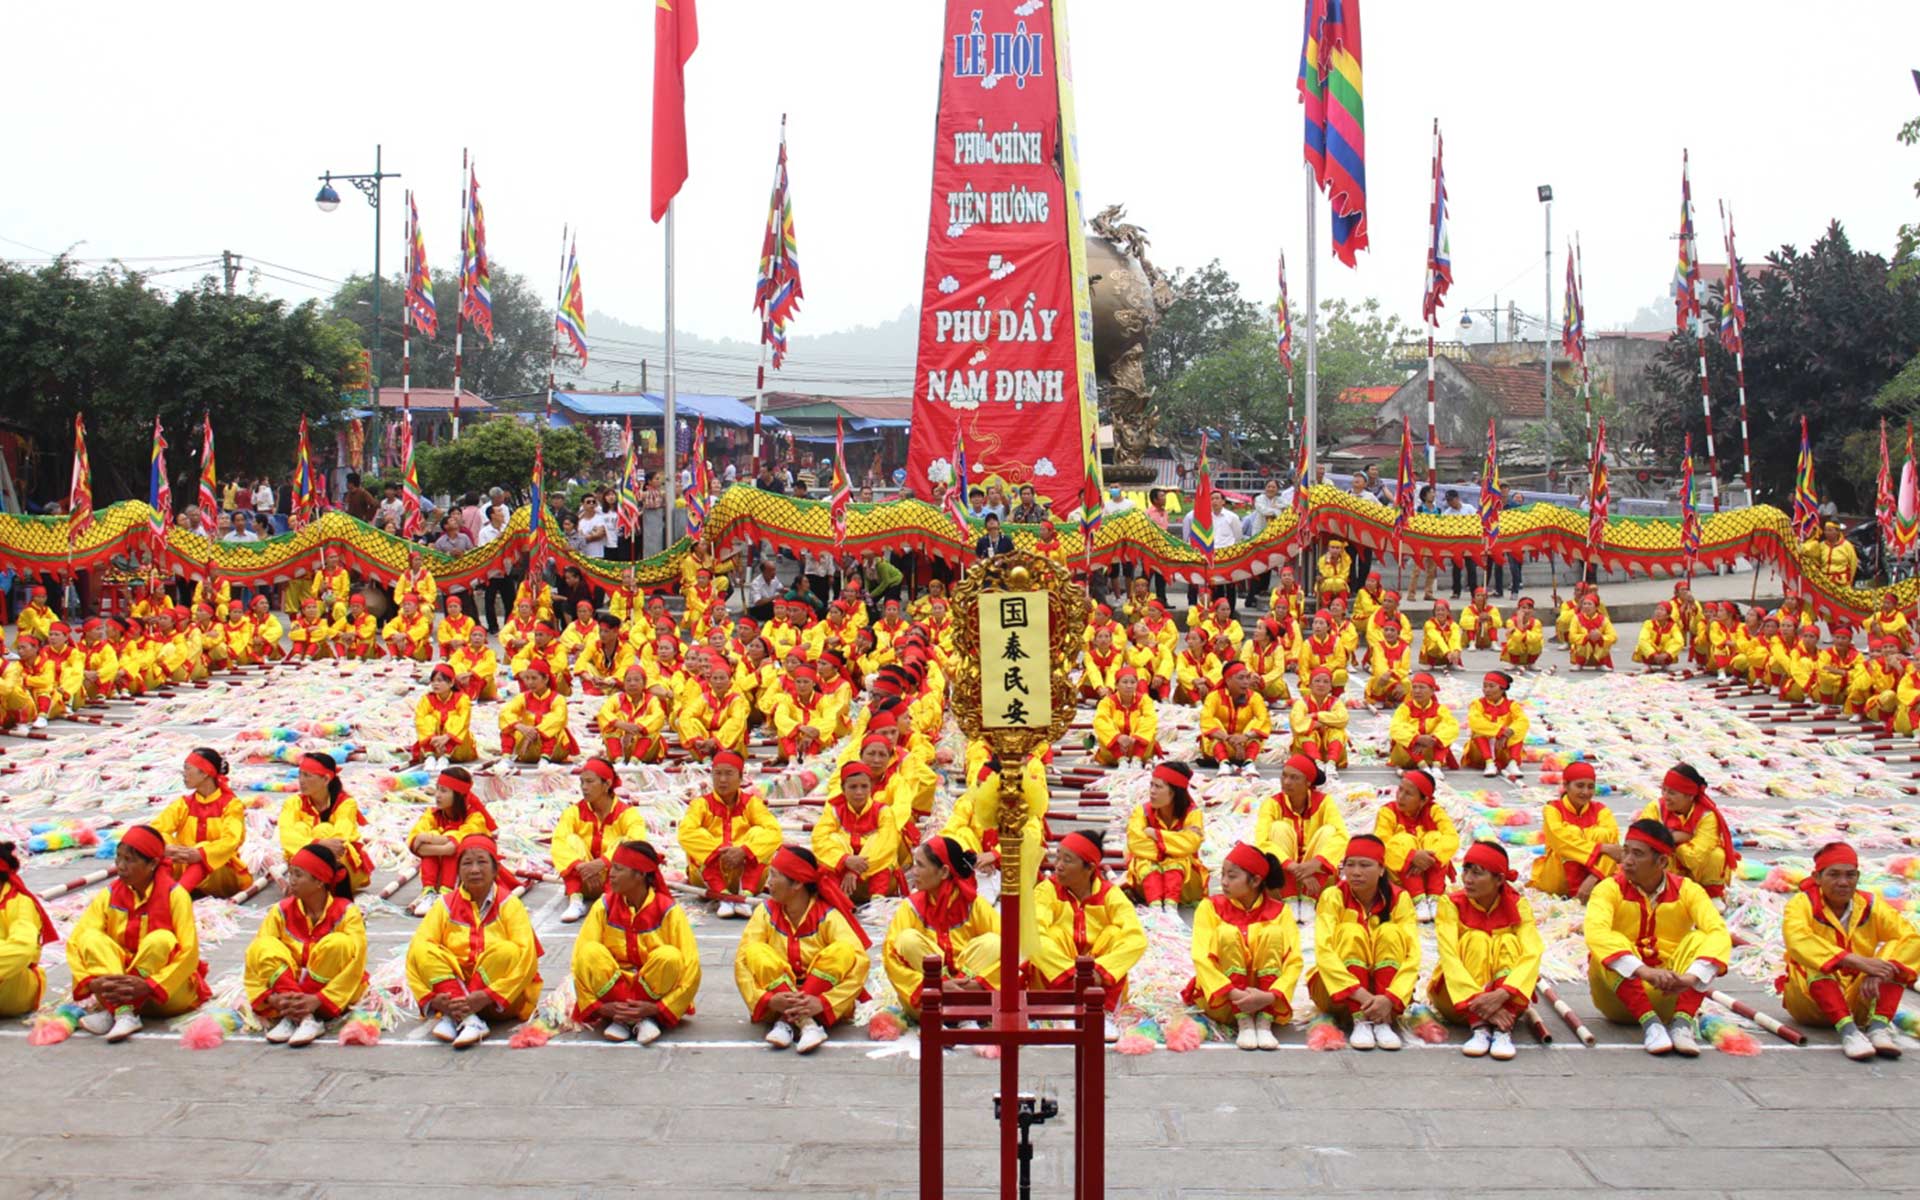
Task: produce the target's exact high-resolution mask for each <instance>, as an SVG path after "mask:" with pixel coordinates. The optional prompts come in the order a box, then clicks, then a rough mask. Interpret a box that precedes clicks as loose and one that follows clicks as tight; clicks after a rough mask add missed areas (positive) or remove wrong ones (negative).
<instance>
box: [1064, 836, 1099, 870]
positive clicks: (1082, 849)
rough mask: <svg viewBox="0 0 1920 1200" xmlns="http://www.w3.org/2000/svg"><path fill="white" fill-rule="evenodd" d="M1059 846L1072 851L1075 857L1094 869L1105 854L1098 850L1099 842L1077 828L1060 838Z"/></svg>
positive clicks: (1097, 867)
mask: <svg viewBox="0 0 1920 1200" xmlns="http://www.w3.org/2000/svg"><path fill="white" fill-rule="evenodd" d="M1060 848H1061V849H1062V850H1070V851H1072V852H1073V856H1074V857H1075V858H1078V859H1079V860H1080V861H1082V862H1084V863H1086V864H1087V865H1088V866H1090V867H1092V868H1093V869H1094V870H1096V871H1097V870H1099V869H1100V861H1101V859H1103V858H1104V857H1105V855H1103V854H1102V853H1101V852H1100V846H1099V844H1098V843H1097V842H1095V841H1094V840H1093V839H1092V838H1090V837H1088V836H1087V835H1086V834H1084V833H1081V832H1079V831H1078V830H1075V831H1074V832H1072V833H1069V834H1068V835H1067V836H1065V837H1063V838H1061V839H1060Z"/></svg>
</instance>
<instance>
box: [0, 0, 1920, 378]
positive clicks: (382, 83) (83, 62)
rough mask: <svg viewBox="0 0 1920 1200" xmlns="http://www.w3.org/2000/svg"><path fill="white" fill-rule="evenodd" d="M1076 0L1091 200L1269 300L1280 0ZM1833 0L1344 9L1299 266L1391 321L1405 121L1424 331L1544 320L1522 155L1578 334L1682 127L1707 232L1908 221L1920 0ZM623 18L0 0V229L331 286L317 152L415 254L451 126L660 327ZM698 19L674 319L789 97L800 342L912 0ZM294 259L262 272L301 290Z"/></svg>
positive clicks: (723, 267)
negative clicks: (1497, 317) (382, 185)
mask: <svg viewBox="0 0 1920 1200" xmlns="http://www.w3.org/2000/svg"><path fill="white" fill-rule="evenodd" d="M980 3H982V4H991V5H998V4H1004V5H1008V6H1009V7H1010V6H1011V5H1012V4H1013V3H1014V0H980ZM1071 11H1072V36H1073V44H1072V53H1073V65H1074V73H1075V78H1076V82H1077V103H1078V110H1079V121H1080V144H1081V147H1082V151H1083V163H1084V171H1085V184H1086V196H1087V199H1088V201H1089V204H1090V205H1091V206H1092V207H1095V208H1097V207H1099V206H1101V205H1103V204H1106V203H1109V202H1114V201H1119V202H1124V203H1125V204H1127V206H1128V208H1129V212H1130V215H1131V217H1132V219H1133V220H1135V221H1137V222H1138V223H1139V224H1141V225H1143V226H1144V227H1146V228H1147V229H1148V231H1149V232H1150V233H1151V235H1152V238H1153V243H1154V253H1155V257H1156V259H1157V260H1158V261H1159V262H1160V264H1161V265H1162V266H1163V267H1168V268H1171V267H1174V266H1189V267H1191V266H1197V265H1199V264H1201V263H1204V262H1205V261H1207V260H1208V259H1211V258H1215V257H1218V258H1220V259H1222V260H1223V261H1224V262H1225V263H1226V264H1227V266H1228V267H1229V268H1230V269H1231V270H1232V271H1233V273H1234V274H1235V275H1236V276H1237V277H1238V278H1239V279H1240V280H1241V282H1242V284H1243V285H1244V286H1245V287H1246V289H1247V290H1248V291H1249V293H1250V294H1253V295H1256V296H1258V297H1261V298H1263V299H1264V298H1266V297H1268V296H1270V295H1271V293H1272V289H1273V274H1274V259H1275V256H1276V254H1277V253H1278V252H1279V251H1280V250H1282V249H1284V250H1285V251H1286V252H1287V256H1288V261H1289V264H1290V266H1291V267H1292V269H1293V271H1294V273H1295V279H1294V281H1293V294H1294V297H1295V301H1296V303H1298V302H1299V301H1300V299H1301V298H1302V297H1303V295H1304V279H1303V278H1301V277H1300V272H1301V271H1302V269H1303V253H1304V230H1303V217H1302V214H1303V210H1304V200H1303V186H1302V183H1301V169H1300V109H1299V105H1298V104H1297V102H1296V101H1295V98H1294V75H1295V64H1296V60H1297V56H1298V53H1299V40H1300V28H1299V26H1300V4H1299V3H1298V2H1297V0H1296V2H1283V3H1255V2H1252V0H1186V2H1185V3H1182V4H1171V3H1166V2H1165V0H1159V2H1154V0H1079V2H1078V3H1076V4H1074V5H1073V6H1072V10H1071ZM1835 11H1836V10H1833V9H1829V8H1825V7H1822V6H1818V5H1816V6H1807V5H1805V4H1803V3H1799V2H1797V0H1796V2H1792V3H1789V2H1787V0H1697V2H1695V3H1690V4H1685V5H1679V6H1676V5H1674V4H1672V3H1651V2H1646V0H1619V2H1617V3H1614V4H1610V5H1600V6H1596V5H1590V4H1572V3H1565V2H1562V0H1534V2H1532V3H1525V4H1510V5H1505V6H1495V7H1491V8H1490V7H1489V6H1487V5H1484V4H1468V3H1464V2H1462V0H1443V2H1426V3H1416V2H1414V0H1369V2H1368V4H1367V5H1366V8H1365V16H1366V24H1365V52H1366V87H1367V106H1366V112H1367V149H1368V155H1367V161H1368V181H1369V201H1370V203H1369V208H1370V215H1371V232H1372V241H1373V248H1372V249H1371V250H1370V251H1369V252H1367V253H1365V254H1363V255H1362V256H1361V261H1360V269H1359V270H1358V271H1349V270H1347V269H1345V268H1342V267H1339V266H1338V265H1335V264H1332V263H1331V260H1330V259H1328V258H1325V257H1323V260H1322V262H1323V266H1322V271H1321V279H1322V294H1323V295H1327V294H1331V295H1336V296H1347V297H1354V298H1358V297H1364V296H1369V295H1371V296H1378V297H1380V298H1381V300H1382V301H1383V302H1384V303H1385V304H1386V305H1387V306H1388V308H1389V310H1390V311H1394V312H1398V313H1400V314H1402V315H1403V316H1405V317H1407V318H1409V319H1417V317H1418V312H1419V301H1420V291H1421V271H1422V261H1423V254H1424V242H1425V238H1426V220H1427V180H1428V159H1429V129H1430V124H1431V121H1432V120H1433V118H1434V117H1436V116H1437V117H1438V118H1439V119H1440V121H1441V126H1442V129H1443V130H1444V132H1445V134H1446V136H1447V176H1448V182H1449V185H1450V192H1451V195H1452V200H1453V221H1454V224H1453V255H1454V272H1455V280H1456V284H1455V287H1454V291H1453V301H1452V303H1451V304H1450V305H1449V308H1448V313H1449V316H1448V324H1449V325H1451V323H1452V320H1453V316H1452V314H1457V313H1458V311H1459V309H1460V307H1461V306H1462V305H1465V304H1472V305H1484V304H1487V303H1489V302H1491V300H1492V299H1493V297H1494V295H1495V293H1496V292H1497V293H1499V295H1500V296H1501V298H1502V302H1503V303H1504V301H1505V300H1506V299H1507V298H1510V297H1517V298H1518V299H1519V301H1520V303H1521V304H1522V305H1523V307H1525V308H1526V309H1527V310H1529V311H1531V312H1535V313H1537V312H1538V311H1539V309H1540V307H1541V303H1542V292H1543V290H1544V284H1543V280H1542V236H1543V235H1542V228H1541V213H1540V206H1539V204H1538V203H1537V202H1536V200H1535V198H1534V186H1535V185H1536V184H1539V183H1551V184H1552V185H1553V186H1554V189H1555V192H1556V195H1557V197H1558V200H1557V202H1556V203H1555V205H1554V213H1553V229H1554V242H1555V255H1556V258H1555V264H1554V274H1555V281H1554V285H1553V288H1554V301H1553V303H1554V307H1555V310H1556V312H1557V311H1558V308H1559V306H1560V296H1559V291H1560V283H1559V275H1560V272H1561V270H1562V265H1561V262H1560V259H1559V257H1558V256H1559V254H1560V253H1561V250H1560V247H1561V246H1563V245H1564V239H1565V238H1566V236H1567V235H1569V234H1571V233H1572V232H1573V231H1574V230H1576V229H1578V230H1579V231H1580V233H1581V234H1582V237H1583V241H1584V245H1585V257H1586V279H1587V288H1588V295H1589V299H1588V308H1589V314H1590V320H1591V322H1592V324H1593V326H1594V327H1595V328H1607V327H1613V326H1618V325H1620V324H1622V323H1624V322H1626V321H1627V320H1629V319H1630V318H1631V317H1632V315H1633V313H1634V311H1635V310H1636V309H1637V308H1639V307H1640V306H1641V305H1643V304H1645V303H1647V302H1648V301H1650V300H1652V299H1653V298H1655V297H1656V296H1658V295H1659V294H1660V293H1661V292H1662V291H1663V289H1664V287H1665V285H1666V280H1667V278H1668V277H1669V275H1670V273H1671V271H1672V263H1673V243H1672V241H1671V238H1672V235H1673V233H1674V232H1675V229H1676V227H1677V222H1678V209H1679V201H1678V190H1679V171H1680V152H1681V148H1682V147H1683V146H1684V147H1691V149H1692V152H1693V164H1694V169H1693V185H1694V195H1695V198H1696V204H1697V205H1698V207H1699V210H1700V217H1701V235H1702V241H1703V247H1702V253H1703V257H1705V258H1707V259H1708V260H1709V261H1712V260H1717V259H1719V258H1720V257H1721V255H1720V252H1719V222H1718V216H1717V213H1716V211H1715V208H1714V202H1715V201H1716V200H1718V199H1720V198H1725V199H1727V200H1729V201H1730V202H1732V203H1734V204H1735V205H1736V206H1737V209H1738V215H1739V222H1740V235H1741V248H1742V251H1743V255H1744V257H1746V258H1748V259H1756V258H1758V257H1760V256H1761V255H1762V254H1763V253H1764V252H1765V251H1766V250H1767V249H1770V248H1772V247H1774V246H1776V245H1778V244H1779V243H1781V242H1783V241H1793V242H1796V243H1799V244H1801V245H1805V244H1806V243H1807V242H1809V241H1811V240H1812V239H1813V237H1815V236H1816V235H1817V234H1818V233H1819V231H1820V229H1821V228H1822V227H1823V225H1824V224H1825V222H1826V221H1827V219H1828V218H1829V217H1833V216H1838V217H1840V218H1841V219H1842V220H1843V221H1845V223H1846V225H1847V227H1848V229H1849V230H1850V232H1851V233H1852V235H1853V238H1854V241H1855V244H1856V245H1859V246H1862V247H1868V248H1873V249H1878V250H1882V251H1885V250H1887V249H1888V248H1890V246H1891V245H1892V241H1893V235H1894V229H1895V227H1896V226H1897V225H1898V224H1899V222H1900V221H1902V220H1913V219H1920V202H1916V200H1915V198H1914V195H1913V182H1914V180H1915V179H1916V178H1920V150H1910V149H1907V148H1904V147H1901V146H1899V145H1898V144H1897V143H1896V142H1895V141H1894V133H1895V131H1896V130H1897V129H1898V127H1899V125H1900V124H1901V122H1902V121H1903V120H1905V119H1906V118H1908V117H1911V116H1913V115H1915V114H1916V113H1920V93H1916V90H1915V87H1914V82H1913V79H1912V76H1911V74H1910V68H1912V67H1914V66H1917V65H1920V3H1913V2H1912V0H1865V2H1863V3H1859V4H1856V5H1853V6H1850V7H1849V8H1848V9H1846V10H1845V11H1846V13H1847V17H1846V19H1845V20H1844V22H1836V21H1835V19H1834V17H1835ZM652 17H653V6H652V5H651V4H647V3H644V2H642V0H630V2H628V3H623V4H603V3H585V4H577V5H561V6H527V5H521V4H513V5H509V4H497V3H470V4H465V5H457V6H456V5H443V4H394V3H390V2H389V3H373V2H368V0H334V2H332V3H326V4H318V5H316V4H293V5H288V4H273V5H262V4H259V3H257V2H256V3H248V4H240V3H233V2H228V0H194V2H193V3H190V4H187V5H174V6H163V5H148V4H137V5H136V4H132V3H127V4H93V3H72V4H53V5H21V6H14V10H13V11H10V12H9V14H8V16H7V26H8V32H7V46H8V51H9V53H8V54H7V60H8V61H7V65H6V69H5V71H4V73H0V96H3V97H4V100H5V111H6V112H7V114H8V116H7V119H6V120H5V121H4V122H3V123H0V164H4V171H5V175H6V177H7V179H8V181H9V182H8V185H7V186H6V187H5V188H4V190H0V239H4V241H0V254H5V255H6V256H9V257H25V258H31V257H34V256H35V250H34V249H29V247H31V248H37V249H38V250H58V249H62V248H65V247H68V246H73V245H76V244H77V246H78V249H77V251H76V253H77V254H78V255H79V256H81V257H86V258H98V257H106V256H123V257H128V258H133V257H145V256H159V255H195V256H205V255H209V254H214V253H217V252H218V251H220V250H222V249H231V250H235V251H238V252H240V253H242V254H244V255H245V256H247V258H248V259H249V260H256V259H257V260H264V261H266V262H270V263H276V264H280V265H281V266H282V267H284V268H297V269H298V270H301V271H306V272H312V273H314V274H316V275H319V276H324V277H327V278H331V279H337V278H339V277H342V276H345V275H346V274H348V273H349V272H353V271H365V270H367V269H368V268H369V266H370V259H371V253H372V250H371V243H372V240H373V238H372V223H371V213H370V212H369V210H368V209H367V208H366V206H365V205H364V203H363V202H361V201H360V200H359V198H358V196H357V195H356V194H355V193H352V192H349V191H347V190H346V189H344V188H343V189H342V192H343V194H344V195H345V196H346V197H347V199H346V202H345V203H343V204H342V206H341V208H340V210H339V211H338V212H335V213H333V214H331V215H326V216H323V215H321V214H320V213H319V212H317V211H316V210H315V208H314V206H313V203H312V196H313V193H314V191H315V189H316V187H317V184H316V181H315V177H316V176H317V175H318V174H319V173H320V172H321V171H322V170H323V169H328V168H331V169H333V170H335V171H359V170H370V169H371V168H372V165H373V147H374V143H376V142H382V143H384V144H385V154H386V158H385V162H386V166H387V167H388V169H390V170H396V171H400V172H402V173H403V175H404V178H403V179H402V180H400V181H397V183H396V184H395V190H394V191H393V192H392V193H390V196H389V201H388V206H387V223H386V225H385V233H386V238H385V258H384V265H385V267H386V269H387V271H389V272H392V271H394V270H396V269H397V267H398V264H399V261H400V255H401V249H402V245H401V232H400V215H401V206H400V204H399V192H398V190H397V189H398V188H399V187H400V186H412V187H415V188H417V189H420V190H421V191H422V195H423V199H422V203H421V216H422V224H423V229H424V232H425V235H426V239H427V247H428V252H429V259H430V261H431V262H432V263H433V264H434V265H435V266H436V267H449V266H451V265H452V263H453V259H454V257H455V251H456V248H457V243H458V228H457V220H458V207H457V205H458V197H459V192H458V188H459V184H460V180H459V169H460V151H461V147H462V146H463V145H465V146H469V147H471V148H472V150H473V152H474V153H475V155H476V156H477V162H478V165H479V169H480V173H481V185H482V188H483V197H484V201H485V204H486V207H487V218H488V227H489V235H490V242H491V246H492V249H493V253H494V256H495V258H496V259H497V260H498V261H499V262H500V263H502V264H504V265H505V266H507V267H509V268H511V269H513V270H516V271H520V272H523V273H525V274H527V275H528V276H529V277H530V278H531V280H532V281H533V283H534V285H535V287H536V290H538V291H540V292H542V293H543V294H550V293H551V291H552V289H553V287H554V277H555V274H556V271H557V261H556V259H557V248H558V243H559V238H560V229H561V224H562V222H572V223H573V224H575V225H577V226H578V227H579V229H580V256H581V260H582V270H583V274H584V280H585V289H586V297H587V301H588V305H589V308H590V309H598V310H602V311H605V312H608V313H612V314H614V315H617V316H619V317H621V318H622V319H625V320H627V321H632V322H636V323H644V324H646V325H648V326H650V327H658V326H659V325H660V323H661V320H662V310H663V307H664V305H663V300H662V278H661V268H662V260H663V251H662V238H661V234H660V231H659V229H658V227H655V226H653V225H651V224H650V223H649V222H648V220H647V213H646V209H647V195H648V130H649V121H650V115H649V108H650V97H651V91H650V87H651V71H652V37H653V35H652V23H653V21H652ZM700 19H701V25H702V38H701V44H700V49H699V52H698V53H697V54H696V55H695V56H694V58H693V61H692V63H691V64H690V67H689V84H688V87H689V92H690V99H689V107H690V138H691V142H692V152H691V153H692V178H691V180H690V182H689V184H688V187H687V190H686V191H685V192H683V193H682V195H681V201H680V206H679V210H678V211H679V229H680V233H679V239H680V240H679V256H678V262H679V265H680V276H681V278H680V293H679V303H680V308H679V313H680V326H681V328H683V329H687V330H691V331H694V332H698V333H700V334H703V335H705V336H709V337H727V336H733V337H740V338H752V337H754V336H755V334H756V330H755V327H754V324H753V317H752V314H751V311H750V301H751V295H752V284H753V277H754V270H755V266H756V263H757V258H758V254H759V249H760V237H761V228H762V225H763V223H764V221H765V218H766V201H767V189H768V185H769V182H770V178H771V171H772V165H773V158H774V149H775V142H776V137H777V131H778V127H779V120H780V114H781V112H782V111H783V110H784V111H786V112H787V113H789V114H790V147H791V156H792V175H793V184H794V189H795V204H796V217H797V224H798V232H799V239H800V254H801V261H802V264H803V270H804V279H805V285H806V293H807V300H806V304H805V307H804V310H803V313H802V316H801V317H800V319H799V321H798V323H797V324H796V326H795V329H794V332H795V335H796V339H797V340H798V341H799V342H801V343H804V339H805V337H806V335H807V334H808V333H809V332H810V331H812V332H825V331H829V330H836V329H842V328H846V327H849V326H852V325H857V324H863V323H871V322H875V321H880V320H885V319H887V318H890V317H892V316H894V315H896V314H897V313H899V312H900V310H901V309H902V308H904V307H906V306H908V305H910V304H913V303H915V302H916V299H917V296H918V289H919V285H920V272H921V266H922V258H923V255H924V252H925V237H926V225H927V214H928V202H929V197H928V184H929V178H930V166H931V161H932V147H931V145H930V141H931V138H932V134H933V121H934V107H935V103H936V99H937V87H938V80H937V73H938V72H937V66H938V60H939V54H940V49H941V47H940V42H939V39H940V35H941V6H940V4H938V3H936V2H935V0H884V2H879V3H869V4H864V5H844V4H829V3H826V2H825V0H703V3H702V5H701V12H700ZM1323 219H1324V218H1323ZM1322 247H1323V256H1324V247H1325V234H1324V230H1323V233H1322ZM178 261H187V260H178ZM159 265H166V264H159ZM274 273H275V274H278V275H282V276H284V277H285V278H287V279H291V280H300V279H303V278H304V277H303V276H300V275H293V274H289V273H288V272H287V271H285V270H276V271H274ZM164 278H166V279H169V280H171V281H177V280H179V279H180V276H178V275H175V276H171V277H164ZM308 282H309V283H310V284H312V288H311V289H309V288H306V287H302V286H299V285H297V284H290V283H283V282H277V281H272V280H268V281H264V282H263V284H262V286H263V287H266V288H271V289H273V290H274V291H276V292H280V293H283V294H285V295H288V296H290V297H306V296H311V295H316V294H321V293H323V292H324V291H326V290H330V287H329V285H328V284H326V283H323V282H315V281H311V280H309V281H308Z"/></svg>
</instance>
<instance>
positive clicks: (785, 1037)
mask: <svg viewBox="0 0 1920 1200" xmlns="http://www.w3.org/2000/svg"><path fill="white" fill-rule="evenodd" d="M794 1036H795V1034H794V1032H793V1026H791V1025H789V1024H787V1023H786V1022H785V1021H775V1022H774V1023H773V1028H772V1029H769V1030H767V1045H769V1046H772V1047H773V1048H774V1049H775V1050H785V1049H786V1048H787V1047H788V1046H791V1045H793V1039H794Z"/></svg>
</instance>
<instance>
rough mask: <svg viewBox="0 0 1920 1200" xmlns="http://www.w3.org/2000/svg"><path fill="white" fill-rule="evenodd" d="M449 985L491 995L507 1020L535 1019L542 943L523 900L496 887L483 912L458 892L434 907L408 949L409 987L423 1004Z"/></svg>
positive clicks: (436, 902)
mask: <svg viewBox="0 0 1920 1200" xmlns="http://www.w3.org/2000/svg"><path fill="white" fill-rule="evenodd" d="M456 908H457V909H458V914H457V915H456V913H455V911H454V910H455V909H456ZM449 982H451V983H456V984H458V985H459V986H460V987H461V988H462V989H463V990H465V991H478V992H484V993H486V995H487V996H488V997H489V998H490V999H492V1000H493V1002H494V1005H495V1006H496V1007H497V1008H498V1009H499V1010H500V1012H501V1013H502V1014H503V1015H505V1016H509V1017H514V1018H517V1019H519V1020H523V1021H524V1020H526V1019H527V1018H528V1017H530V1016H532V1015H533V1010H534V1007H535V1006H536V1005H538V1004H539V1003H540V982H541V981H540V942H539V939H537V938H536V937H535V936H534V933H533V922H532V920H531V919H529V918H528V916H527V906H526V905H524V904H522V903H520V900H519V898H518V897H516V896H513V895H510V894H508V892H507V890H506V889H505V888H502V887H497V886H496V887H495V889H494V894H493V895H492V896H489V897H487V900H486V903H485V907H484V909H479V910H477V909H476V906H475V905H474V904H473V903H472V902H471V901H470V900H469V899H468V898H467V895H466V893H465V892H464V891H457V890H456V891H453V892H447V893H444V894H442V895H441V897H440V898H439V899H438V900H436V901H435V902H434V905H433V907H432V908H431V909H429V910H428V911H427V916H426V919H425V920H423V921H421V922H420V927H419V928H418V929H416V930H414V932H413V941H412V942H411V943H409V944H408V946H407V987H408V989H409V990H411V991H412V992H413V998H414V1000H416V1001H418V1002H420V1003H422V1004H424V1003H425V1002H426V1000H427V997H429V996H431V995H432V994H433V991H434V988H436V987H440V986H444V985H446V984H448V983H449Z"/></svg>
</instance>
